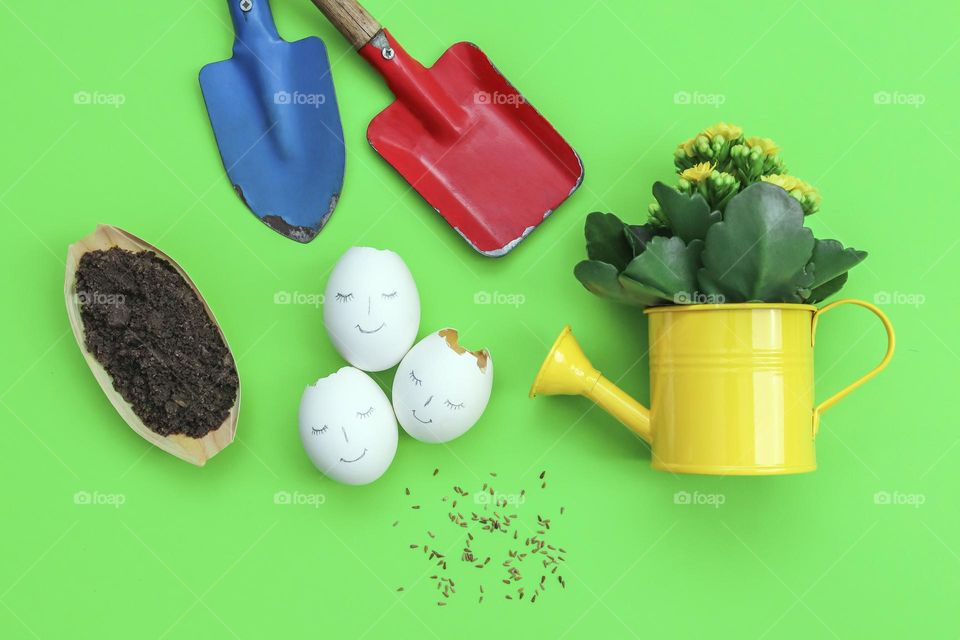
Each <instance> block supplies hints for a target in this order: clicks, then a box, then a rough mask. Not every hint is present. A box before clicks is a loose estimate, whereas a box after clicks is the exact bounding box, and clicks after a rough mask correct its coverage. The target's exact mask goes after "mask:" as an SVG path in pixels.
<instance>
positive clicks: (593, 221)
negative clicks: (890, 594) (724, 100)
mask: <svg viewBox="0 0 960 640" xmlns="http://www.w3.org/2000/svg"><path fill="white" fill-rule="evenodd" d="M674 164H675V166H676V169H677V174H678V182H677V185H676V186H668V185H666V184H664V183H662V182H657V183H656V184H654V186H653V195H654V198H655V199H656V202H655V203H654V204H652V205H651V206H650V215H649V219H648V220H647V221H646V222H644V223H642V224H638V225H634V224H628V223H625V222H623V221H622V220H620V219H619V218H618V217H617V216H615V215H614V214H611V213H599V212H598V213H591V214H590V215H589V216H587V221H586V230H585V235H586V241H587V257H588V259H587V260H585V261H583V262H580V263H579V264H578V265H577V266H576V268H575V270H574V273H575V275H576V277H577V279H579V280H580V282H581V283H582V284H583V285H584V286H585V287H586V288H587V290H589V291H590V292H592V293H594V294H596V295H598V296H601V297H604V298H608V299H611V300H614V301H616V302H620V303H623V304H626V305H631V306H634V307H640V308H643V309H644V313H645V314H647V315H648V316H649V319H650V329H649V343H650V366H651V377H650V380H651V407H652V411H648V410H647V409H646V408H645V407H643V406H641V405H640V404H639V403H636V402H635V401H633V400H632V399H630V398H628V397H627V396H626V395H625V394H623V393H622V392H621V391H620V390H619V389H616V388H615V387H614V386H613V385H612V384H611V383H609V381H607V380H605V379H604V378H603V377H602V376H601V375H600V374H599V372H597V371H596V370H595V369H593V367H592V366H590V364H589V362H587V361H586V359H585V358H584V357H583V355H582V353H581V352H580V351H579V347H577V346H576V343H575V342H573V338H572V335H571V334H570V333H569V329H566V330H565V332H564V334H562V335H561V337H560V338H559V339H558V342H557V344H556V345H555V348H554V350H552V351H551V355H550V356H549V357H548V359H547V361H546V362H545V363H544V366H543V368H542V369H541V371H540V374H539V375H538V378H537V381H536V382H535V383H534V388H533V389H532V390H531V395H534V394H536V393H546V394H552V393H574V394H583V395H588V396H589V397H591V398H592V399H594V400H595V401H597V402H599V403H600V404H601V405H603V406H604V408H606V409H607V410H608V411H611V412H612V413H614V415H616V416H617V417H618V418H620V419H621V421H622V422H624V424H626V425H627V426H628V427H629V428H631V429H632V430H634V431H635V432H636V433H637V434H638V435H640V436H641V437H643V438H644V439H645V440H647V441H648V442H649V443H651V445H652V449H653V461H652V462H653V466H654V467H655V468H658V469H664V470H669V471H673V472H680V473H712V474H745V475H763V474H782V473H798V472H803V471H812V470H813V469H815V468H816V462H815V455H814V448H813V437H814V435H815V434H816V431H817V428H818V424H819V416H820V414H821V413H822V412H823V411H825V410H826V409H827V408H829V407H830V406H832V405H833V404H834V403H835V402H836V401H837V400H839V399H840V398H841V397H843V396H844V395H846V394H847V393H849V392H850V391H851V390H852V389H853V388H855V387H857V386H859V385H860V384H862V383H863V382H865V381H866V380H867V379H869V378H871V377H872V376H874V375H876V374H877V373H878V372H879V371H880V370H881V369H882V368H883V367H884V366H886V364H887V362H888V361H889V359H890V357H891V355H892V352H893V343H894V338H893V331H892V328H891V327H890V324H889V321H888V320H887V318H886V317H885V316H884V315H883V313H882V312H881V311H880V310H879V309H877V308H876V307H874V306H873V305H871V304H869V303H866V302H862V301H857V300H841V301H839V302H835V303H833V304H831V305H827V306H825V307H823V308H822V309H819V310H818V309H817V307H816V306H814V305H815V304H817V303H819V302H822V301H823V300H825V299H826V298H828V297H829V296H831V295H833V294H835V293H837V292H838V291H839V290H840V289H841V288H842V287H843V285H844V284H845V283H846V281H847V278H848V271H849V270H850V269H851V268H852V267H854V266H856V265H857V264H859V263H860V262H862V261H863V260H864V259H865V258H866V257H867V254H866V252H863V251H858V250H856V249H852V248H846V247H844V246H843V245H842V244H841V243H840V242H838V241H837V240H830V239H818V238H815V237H814V235H813V233H812V231H811V230H810V229H809V228H807V227H806V226H805V224H804V222H805V218H806V217H807V216H809V215H813V214H814V213H816V212H817V210H818V209H819V207H820V195H819V193H818V192H817V190H816V189H814V188H813V187H811V186H810V185H808V184H807V183H805V182H803V181H802V180H799V179H797V178H795V177H793V176H790V175H789V174H788V173H787V169H786V166H785V165H784V163H783V161H782V159H781V158H780V154H779V148H778V147H777V145H776V144H775V143H774V142H773V141H772V140H770V139H767V138H748V137H745V136H744V135H743V132H742V130H741V129H740V128H739V127H737V126H734V125H729V124H725V123H720V124H717V125H714V126H712V127H708V128H707V129H704V130H703V131H702V132H701V133H699V134H698V135H697V136H695V137H693V138H691V139H689V140H687V141H686V142H683V143H681V144H680V145H679V146H678V147H677V150H676V152H675V153H674ZM841 304H856V305H859V306H862V307H866V308H868V309H870V310H871V311H873V312H874V313H875V314H877V316H878V317H879V318H880V319H881V321H882V322H883V323H884V326H885V327H886V328H887V332H888V337H889V344H888V350H887V354H886V356H885V358H884V360H883V361H882V363H881V364H880V365H879V366H878V367H877V368H875V369H874V370H873V371H871V372H870V373H869V374H867V375H866V376H864V377H863V378H861V379H860V380H858V381H857V382H855V383H854V384H852V385H850V386H849V387H847V388H846V389H844V390H842V391H840V392H839V393H837V394H835V395H834V396H832V397H830V398H829V399H827V400H826V401H824V402H823V403H821V404H820V405H817V406H816V407H814V403H813V336H814V333H815V329H816V325H817V321H818V319H819V317H820V315H822V314H823V313H824V312H825V311H827V310H829V309H832V308H834V307H836V306H838V305H841Z"/></svg>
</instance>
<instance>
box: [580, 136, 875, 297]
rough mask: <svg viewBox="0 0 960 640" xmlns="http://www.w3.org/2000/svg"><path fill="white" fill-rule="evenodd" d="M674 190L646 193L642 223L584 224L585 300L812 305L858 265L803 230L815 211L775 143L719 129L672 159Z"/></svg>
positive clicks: (833, 244) (592, 218)
mask: <svg viewBox="0 0 960 640" xmlns="http://www.w3.org/2000/svg"><path fill="white" fill-rule="evenodd" d="M674 163H675V165H676V167H677V169H678V172H679V176H680V179H679V184H678V185H677V187H670V186H667V185H665V184H664V183H662V182H657V183H656V184H654V186H653V195H654V198H656V200H657V204H656V205H651V208H650V220H648V221H647V222H646V223H645V224H642V225H629V224H626V223H624V222H623V221H621V220H620V219H619V218H618V217H617V216H615V215H613V214H612V213H599V212H597V213H591V214H590V215H589V216H587V223H586V229H585V233H586V240H587V256H588V258H589V259H588V260H584V261H583V262H581V263H580V264H578V265H577V267H576V269H575V271H574V272H575V275H576V276H577V278H578V279H579V280H580V282H581V283H583V285H584V286H585V287H586V288H587V289H588V290H589V291H591V292H593V293H595V294H597V295H599V296H602V297H605V298H610V299H613V300H617V301H619V302H624V303H627V304H632V305H636V306H641V307H647V306H655V305H663V304H670V303H674V304H691V303H697V302H705V301H707V302H793V303H809V304H813V303H816V302H820V301H822V300H824V299H825V298H827V297H828V296H830V295H833V294H834V293H836V292H837V291H839V290H840V288H841V287H843V285H844V284H845V283H846V281H847V271H848V270H849V269H851V268H852V267H854V266H855V265H857V264H859V263H860V262H861V261H863V259H864V258H866V257H867V254H866V252H863V251H857V250H855V249H850V248H844V247H843V245H841V244H840V243H839V242H837V241H836V240H818V239H816V238H814V237H813V233H812V232H811V231H810V229H808V228H806V227H805V226H804V218H805V216H807V215H809V214H811V213H814V212H815V211H816V210H817V209H818V208H819V205H820V195H819V194H818V193H817V191H816V190H815V189H814V188H813V187H811V186H810V185H808V184H807V183H805V182H803V181H802V180H799V179H797V178H794V177H792V176H788V175H786V168H785V167H784V164H783V162H782V160H781V159H780V156H779V148H778V147H777V145H776V144H775V143H774V142H773V141H772V140H769V139H767V138H744V137H743V134H742V131H741V130H740V128H739V127H736V126H733V125H728V124H723V123H721V124H718V125H715V126H713V127H709V128H707V129H705V130H704V131H703V133H701V134H700V135H698V136H696V137H695V138H691V139H690V140H687V141H686V142H684V143H682V144H681V145H680V146H679V147H678V148H677V151H676V153H675V155H674Z"/></svg>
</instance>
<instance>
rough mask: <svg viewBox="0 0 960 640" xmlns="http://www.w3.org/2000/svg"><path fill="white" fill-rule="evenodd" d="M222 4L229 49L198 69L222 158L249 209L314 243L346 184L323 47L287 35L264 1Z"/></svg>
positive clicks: (316, 41)
mask: <svg viewBox="0 0 960 640" xmlns="http://www.w3.org/2000/svg"><path fill="white" fill-rule="evenodd" d="M227 4H228V5H229V6H230V15H231V17H232V18H233V26H234V30H235V32H236V41H235V42H234V45H233V57H232V58H230V59H229V60H225V61H223V62H216V63H213V64H208V65H206V66H205V67H203V69H201V70H200V87H201V89H202V90H203V98H204V101H205V102H206V104H207V112H208V113H209V115H210V123H211V124H212V125H213V132H214V134H215V135H216V137H217V145H218V146H219V147H220V157H221V158H222V159H223V165H224V167H226V169H227V175H228V176H229V177H230V181H231V182H232V183H233V188H234V189H235V190H236V192H237V195H239V196H240V199H241V200H243V201H244V203H246V205H247V206H248V207H249V208H250V210H251V211H253V213H254V215H256V216H257V217H258V218H260V220H262V221H263V222H264V223H266V225H267V226H269V227H270V228H271V229H273V230H274V231H277V232H278V233H281V234H283V235H285V236H287V237H288V238H291V239H293V240H296V241H297V242H310V241H311V240H313V239H314V238H315V237H316V235H317V233H319V232H320V230H321V229H322V228H323V226H324V224H326V222H327V220H328V219H329V218H330V214H332V213H333V210H334V208H335V207H336V206H337V201H338V200H339V199H340V190H341V189H342V187H343V170H344V148H343V129H342V127H341V125H340V113H339V111H338V110H337V99H336V95H335V94H334V90H333V79H332V77H331V75H330V60H329V58H328V57H327V49H326V47H325V46H324V44H323V42H322V41H321V40H320V39H319V38H305V39H304V40H299V41H297V42H292V43H291V42H286V41H285V40H283V39H282V38H281V37H280V35H279V34H278V33H277V27H276V25H275V24H274V22H273V15H272V14H271V12H270V3H269V2H268V1H267V0H227Z"/></svg>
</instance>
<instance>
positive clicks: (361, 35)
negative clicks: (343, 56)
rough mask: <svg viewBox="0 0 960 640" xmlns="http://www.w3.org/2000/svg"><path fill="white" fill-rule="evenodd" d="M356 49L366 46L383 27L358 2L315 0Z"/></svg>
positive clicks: (350, 0)
mask: <svg viewBox="0 0 960 640" xmlns="http://www.w3.org/2000/svg"><path fill="white" fill-rule="evenodd" d="M313 4H315V5H316V6H317V8H318V9H320V11H322V12H323V15H325V16H326V17H327V20H329V21H330V22H331V23H332V24H333V26H335V27H336V28H337V31H339V32H340V33H341V34H343V37H344V38H346V39H347V42H349V43H350V44H351V45H353V48H354V49H360V48H362V47H363V46H365V45H366V44H367V43H368V42H370V40H372V39H373V37H374V36H375V35H377V34H378V33H380V31H381V30H382V27H381V26H380V23H379V22H377V20H376V19H375V18H374V17H373V16H371V15H370V14H369V13H367V10H366V9H364V8H363V7H362V6H360V3H359V2H356V0H313Z"/></svg>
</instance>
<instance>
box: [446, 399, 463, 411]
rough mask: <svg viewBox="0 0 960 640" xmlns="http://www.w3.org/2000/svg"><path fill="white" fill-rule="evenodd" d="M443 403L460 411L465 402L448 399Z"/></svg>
mask: <svg viewBox="0 0 960 640" xmlns="http://www.w3.org/2000/svg"><path fill="white" fill-rule="evenodd" d="M443 404H445V405H447V406H448V407H450V408H451V409H453V410H454V411H459V410H460V409H463V403H462V402H450V401H449V400H446V401H444V403H443Z"/></svg>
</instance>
